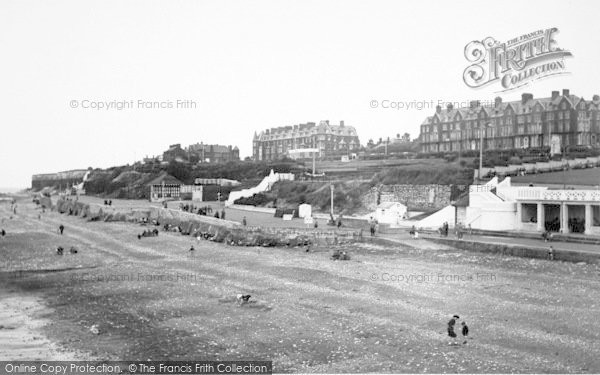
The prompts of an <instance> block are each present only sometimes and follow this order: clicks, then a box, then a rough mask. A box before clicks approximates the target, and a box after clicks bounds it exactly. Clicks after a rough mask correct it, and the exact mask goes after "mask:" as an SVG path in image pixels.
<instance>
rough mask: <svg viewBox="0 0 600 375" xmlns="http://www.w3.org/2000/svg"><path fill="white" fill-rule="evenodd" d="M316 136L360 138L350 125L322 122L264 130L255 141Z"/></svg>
mask: <svg viewBox="0 0 600 375" xmlns="http://www.w3.org/2000/svg"><path fill="white" fill-rule="evenodd" d="M316 134H331V135H338V136H346V137H358V134H357V132H356V128H354V127H353V126H348V125H342V124H340V125H333V124H329V123H327V122H326V121H321V122H320V123H319V124H318V125H316V124H314V123H310V122H309V123H307V124H300V125H294V126H280V127H278V128H271V129H268V130H263V131H261V132H260V133H259V134H257V135H256V136H255V138H254V139H255V140H260V141H263V140H275V139H288V138H301V137H307V136H312V135H316Z"/></svg>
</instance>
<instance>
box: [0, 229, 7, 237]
mask: <svg viewBox="0 0 600 375" xmlns="http://www.w3.org/2000/svg"><path fill="white" fill-rule="evenodd" d="M4 236H6V231H5V230H4V228H2V229H0V237H4Z"/></svg>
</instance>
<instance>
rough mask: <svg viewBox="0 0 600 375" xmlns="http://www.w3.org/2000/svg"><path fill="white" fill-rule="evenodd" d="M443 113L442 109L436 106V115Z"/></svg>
mask: <svg viewBox="0 0 600 375" xmlns="http://www.w3.org/2000/svg"><path fill="white" fill-rule="evenodd" d="M441 112H442V107H441V106H439V105H437V106H435V113H441Z"/></svg>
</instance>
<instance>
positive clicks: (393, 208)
mask: <svg viewBox="0 0 600 375" xmlns="http://www.w3.org/2000/svg"><path fill="white" fill-rule="evenodd" d="M406 212H407V208H406V206H405V205H403V204H402V203H400V202H385V203H381V204H380V205H379V206H377V211H375V218H376V219H377V221H378V222H380V223H382V224H398V223H399V222H400V221H401V220H402V219H403V218H404V217H405V216H406Z"/></svg>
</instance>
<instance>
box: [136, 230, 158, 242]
mask: <svg viewBox="0 0 600 375" xmlns="http://www.w3.org/2000/svg"><path fill="white" fill-rule="evenodd" d="M142 237H158V229H156V228H154V229H152V230H150V229H146V230H144V231H143V232H142V233H141V234H138V235H137V238H138V240H141V239H142Z"/></svg>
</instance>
